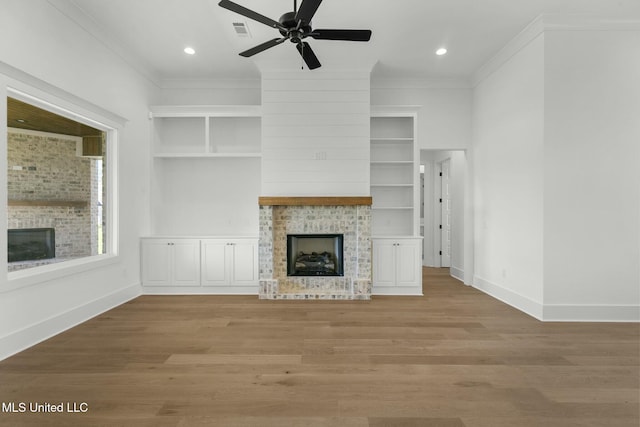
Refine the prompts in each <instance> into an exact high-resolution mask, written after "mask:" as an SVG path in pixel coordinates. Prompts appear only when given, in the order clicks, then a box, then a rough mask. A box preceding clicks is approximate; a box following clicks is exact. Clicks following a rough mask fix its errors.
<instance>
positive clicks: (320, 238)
mask: <svg viewBox="0 0 640 427" xmlns="http://www.w3.org/2000/svg"><path fill="white" fill-rule="evenodd" d="M343 246H344V236H343V235H342V234H288V235H287V276H343V275H344V256H343Z"/></svg>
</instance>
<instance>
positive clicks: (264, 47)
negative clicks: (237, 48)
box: [240, 37, 287, 58]
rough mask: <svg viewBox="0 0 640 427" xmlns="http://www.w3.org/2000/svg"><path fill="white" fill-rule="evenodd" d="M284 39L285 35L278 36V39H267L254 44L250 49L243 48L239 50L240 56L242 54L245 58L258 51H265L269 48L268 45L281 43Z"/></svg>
mask: <svg viewBox="0 0 640 427" xmlns="http://www.w3.org/2000/svg"><path fill="white" fill-rule="evenodd" d="M286 39H287V38H286V37H283V38H280V39H273V40H269V41H267V42H264V43H262V44H259V45H258V46H254V47H252V48H251V49H248V50H245V51H244V52H240V56H244V57H245V58H248V57H250V56H253V55H255V54H256V53H260V52H262V51H265V50H267V49H269V48H270V47H274V46H277V45H279V44H280V43H282V42H283V41H285V40H286Z"/></svg>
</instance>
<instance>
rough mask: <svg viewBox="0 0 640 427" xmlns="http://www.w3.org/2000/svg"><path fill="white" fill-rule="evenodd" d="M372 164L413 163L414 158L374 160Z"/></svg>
mask: <svg viewBox="0 0 640 427" xmlns="http://www.w3.org/2000/svg"><path fill="white" fill-rule="evenodd" d="M371 164H372V165H413V161H412V160H372V161H371Z"/></svg>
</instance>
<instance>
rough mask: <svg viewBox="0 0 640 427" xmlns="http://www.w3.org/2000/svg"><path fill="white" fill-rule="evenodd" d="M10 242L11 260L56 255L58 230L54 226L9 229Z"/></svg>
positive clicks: (9, 252)
mask: <svg viewBox="0 0 640 427" xmlns="http://www.w3.org/2000/svg"><path fill="white" fill-rule="evenodd" d="M8 243H9V244H8V254H9V256H8V258H9V262H16V261H33V260H40V259H50V258H55V257H56V232H55V230H54V229H53V228H14V229H9V230H8Z"/></svg>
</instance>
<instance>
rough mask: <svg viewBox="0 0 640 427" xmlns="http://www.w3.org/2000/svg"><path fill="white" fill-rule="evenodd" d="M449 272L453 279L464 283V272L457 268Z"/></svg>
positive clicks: (452, 268) (451, 268)
mask: <svg viewBox="0 0 640 427" xmlns="http://www.w3.org/2000/svg"><path fill="white" fill-rule="evenodd" d="M449 272H450V273H451V277H453V278H455V279H458V280H460V281H461V282H462V283H464V270H463V269H461V268H457V267H453V266H452V267H449Z"/></svg>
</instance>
